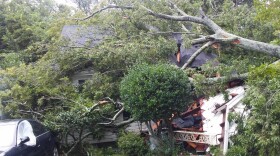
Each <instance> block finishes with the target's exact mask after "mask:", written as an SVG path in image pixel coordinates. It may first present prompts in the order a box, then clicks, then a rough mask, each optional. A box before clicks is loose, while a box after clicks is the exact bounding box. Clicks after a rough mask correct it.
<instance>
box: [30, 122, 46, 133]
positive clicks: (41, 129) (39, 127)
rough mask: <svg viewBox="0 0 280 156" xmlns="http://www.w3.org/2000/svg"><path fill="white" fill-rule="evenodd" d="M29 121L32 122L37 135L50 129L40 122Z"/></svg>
mask: <svg viewBox="0 0 280 156" xmlns="http://www.w3.org/2000/svg"><path fill="white" fill-rule="evenodd" d="M29 122H30V124H31V126H32V127H33V133H34V135H35V136H39V135H41V134H43V133H45V132H47V131H48V130H47V129H46V127H45V126H43V125H42V124H40V123H38V122H37V121H29Z"/></svg>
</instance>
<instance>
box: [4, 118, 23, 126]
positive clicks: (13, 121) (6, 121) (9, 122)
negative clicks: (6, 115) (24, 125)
mask: <svg viewBox="0 0 280 156" xmlns="http://www.w3.org/2000/svg"><path fill="white" fill-rule="evenodd" d="M23 120H25V119H5V120H0V125H2V124H18V123H20V122H21V121H23Z"/></svg>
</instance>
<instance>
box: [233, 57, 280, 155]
mask: <svg viewBox="0 0 280 156" xmlns="http://www.w3.org/2000/svg"><path fill="white" fill-rule="evenodd" d="M279 67H280V64H279V63H277V64H273V65H267V64H264V65H261V66H259V67H255V68H252V69H251V72H250V78H249V81H248V85H249V86H250V89H249V91H248V93H247V96H246V98H245V101H244V103H245V104H246V105H247V107H248V108H250V115H249V116H248V118H247V120H246V121H244V118H243V119H242V117H241V120H238V123H239V128H238V135H237V136H235V137H234V138H233V139H232V140H233V142H234V146H233V147H232V148H231V149H230V152H229V154H228V155H236V154H237V153H238V154H240V155H275V156H276V155H279V150H278V147H279V145H280V137H279V136H280V135H279V132H280V131H279V130H280V129H279V122H278V118H279V115H280V109H279V105H278V104H279V100H280V94H279V89H280V81H279V78H280V77H279V74H280V70H279ZM252 142H254V144H251V143H252Z"/></svg>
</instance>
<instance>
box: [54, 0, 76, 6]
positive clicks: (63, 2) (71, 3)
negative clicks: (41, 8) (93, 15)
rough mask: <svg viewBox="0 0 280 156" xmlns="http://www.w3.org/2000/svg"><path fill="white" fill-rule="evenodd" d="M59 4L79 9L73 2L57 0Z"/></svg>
mask: <svg viewBox="0 0 280 156" xmlns="http://www.w3.org/2000/svg"><path fill="white" fill-rule="evenodd" d="M55 1H56V2H57V3H58V4H66V5H69V6H74V7H77V5H76V4H75V3H73V2H72V1H71V0H55Z"/></svg>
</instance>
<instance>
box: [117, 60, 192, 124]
mask: <svg viewBox="0 0 280 156" xmlns="http://www.w3.org/2000/svg"><path fill="white" fill-rule="evenodd" d="M120 93H121V98H122V101H123V102H124V103H125V108H126V110H128V111H129V112H131V114H132V115H133V117H134V119H136V120H140V121H149V120H158V119H168V118H170V117H171V115H172V114H173V113H174V112H179V111H182V110H183V109H184V108H186V106H187V104H189V103H190V101H191V100H192V98H191V95H192V94H191V85H190V82H189V79H188V77H187V75H186V74H185V73H184V72H183V70H180V69H178V68H176V67H173V66H171V65H168V64H158V65H147V64H142V65H138V66H136V67H134V68H133V69H132V70H130V71H129V73H128V75H126V76H125V77H124V79H123V80H122V82H121V86H120Z"/></svg>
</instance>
